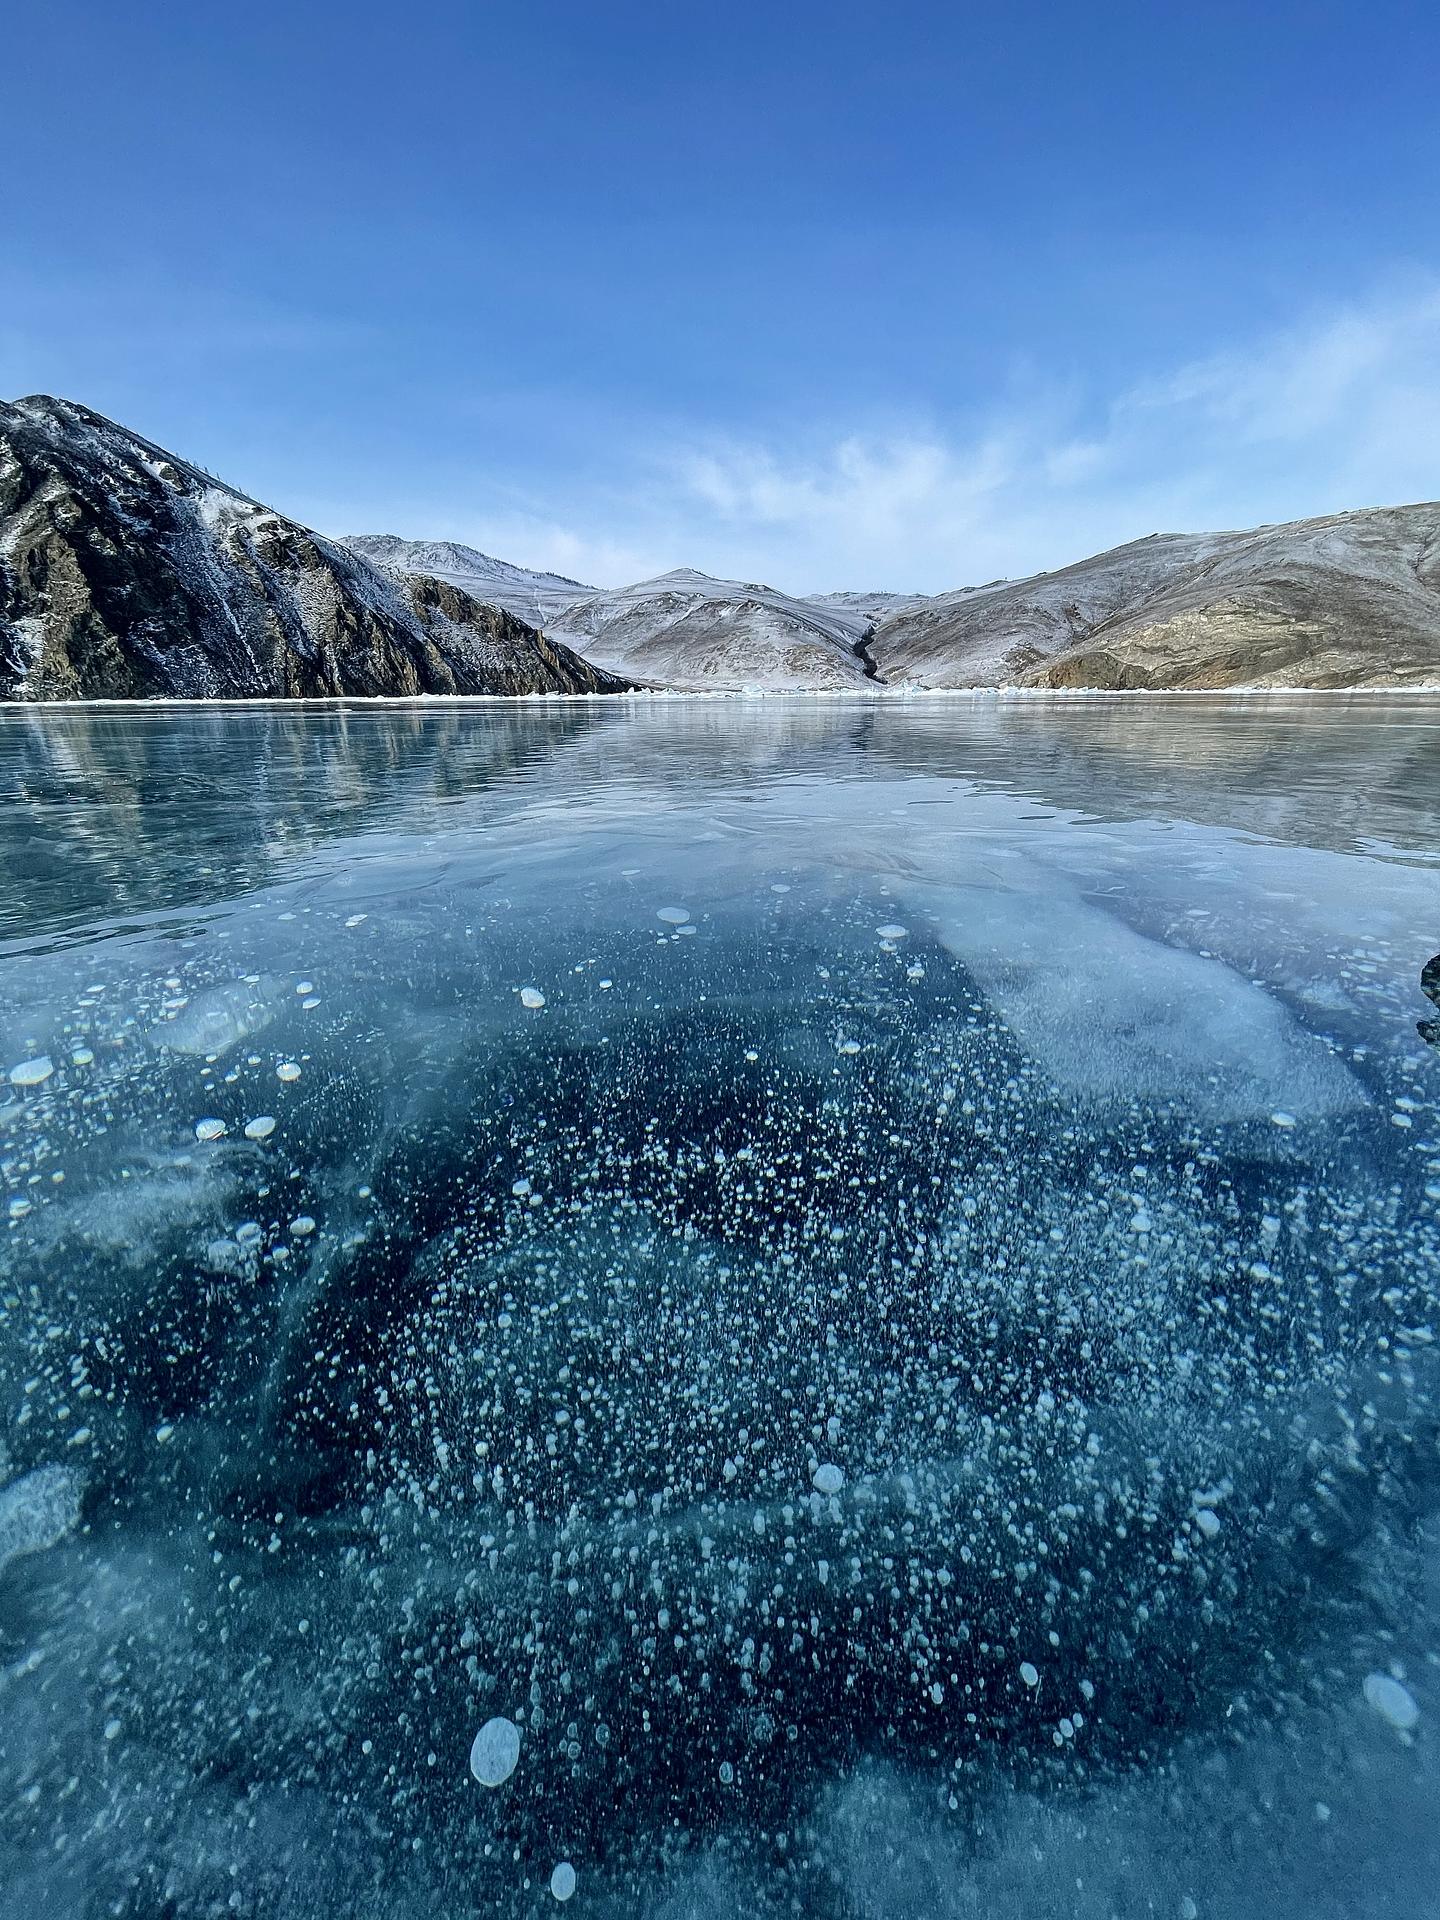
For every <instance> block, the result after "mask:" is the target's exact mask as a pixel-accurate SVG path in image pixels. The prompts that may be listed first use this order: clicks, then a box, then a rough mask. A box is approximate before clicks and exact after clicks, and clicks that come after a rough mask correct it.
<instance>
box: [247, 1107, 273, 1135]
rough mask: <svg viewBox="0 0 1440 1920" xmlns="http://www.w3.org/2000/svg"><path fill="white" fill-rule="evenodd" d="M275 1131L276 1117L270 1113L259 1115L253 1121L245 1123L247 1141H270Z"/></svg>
mask: <svg viewBox="0 0 1440 1920" xmlns="http://www.w3.org/2000/svg"><path fill="white" fill-rule="evenodd" d="M274 1131H275V1116H274V1115H273V1114H270V1113H257V1114H256V1116H255V1118H254V1119H253V1120H247V1121H246V1122H245V1138H246V1139H247V1140H268V1139H269V1138H270V1136H271V1134H272V1133H273V1132H274Z"/></svg>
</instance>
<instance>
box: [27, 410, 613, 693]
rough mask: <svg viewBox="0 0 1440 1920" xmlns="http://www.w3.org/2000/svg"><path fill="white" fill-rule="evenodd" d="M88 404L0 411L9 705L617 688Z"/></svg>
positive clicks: (531, 636) (517, 626)
mask: <svg viewBox="0 0 1440 1920" xmlns="http://www.w3.org/2000/svg"><path fill="white" fill-rule="evenodd" d="M620 685H621V683H620V682H619V681H617V680H615V679H613V678H611V677H610V676H609V675H606V674H603V673H598V672H597V671H596V670H595V669H594V668H593V667H590V666H588V665H587V664H586V663H585V662H584V661H583V660H581V659H579V658H578V657H577V656H576V655H574V654H572V653H570V652H569V651H568V649H566V648H565V647H562V646H557V645H555V644H554V643H553V642H552V641H549V640H547V639H545V638H544V637H543V636H542V635H541V634H539V633H537V632H536V631H535V630H534V629H533V628H532V627H529V626H526V625H525V624H523V623H522V622H521V621H519V620H517V619H516V618H514V616H513V615H511V614H509V613H506V612H503V611H500V610H498V609H497V608H495V607H494V606H491V605H485V604H482V603H481V602H480V601H478V600H476V599H475V598H473V596H471V595H470V594H468V593H466V592H465V591H463V590H462V589H461V588H459V587H457V586H456V585H454V584H453V583H452V582H450V581H446V580H435V579H427V578H425V577H424V576H419V575H417V576H413V577H407V578H405V579H403V580H402V579H400V578H399V577H397V576H395V575H393V574H389V573H386V572H383V571H381V569H379V568H378V567H375V566H372V565H371V564H370V562H369V561H368V560H366V559H363V558H362V557H361V556H360V555H358V554H356V553H353V552H351V551H350V550H349V549H348V548H346V547H343V546H340V545H339V544H337V543H336V542H335V541H332V540H327V539H325V538H324V537H323V536H321V535H320V534H317V533H312V532H311V531H310V530H309V528H307V527H302V526H300V525H298V524H297V523H296V522H295V521H293V520H287V519H285V518H284V516H283V515H281V514H278V513H275V512H274V511H272V510H271V509H270V508H269V507H266V506H263V505H261V503H260V502H259V501H257V500H252V499H250V498H249V497H248V495H245V494H242V493H238V492H236V491H235V490H234V489H233V488H231V487H227V486H223V485H222V484H221V483H220V482H219V481H217V480H215V479H214V478H212V476H211V475H209V474H207V473H205V472H204V471H203V470H202V469H200V468H199V467H195V466H192V465H190V463H189V462H188V461H185V460H181V459H179V458H177V457H176V456H175V455H174V454H171V453H167V452H166V451H165V449H164V448H163V447H158V446H156V445H155V444H154V443H153V442H152V441H149V440H143V439H141V438H140V437H139V436H138V435H136V434H133V433H130V432H127V431H126V429H125V428H123V427H118V426H116V425H115V424H114V422H113V421H110V420H106V419H104V418H102V416H101V415H99V414H97V413H92V412H90V410H89V409H88V408H86V407H81V406H76V405H75V404H73V403H72V402H70V401H66V400H52V399H50V398H48V397H47V396H44V395H40V396H36V397H33V398H31V399H27V400H20V401H17V402H16V403H15V404H14V405H13V406H7V405H3V404H0V698H5V699H20V700H57V699H122V698H150V697H168V698H178V699H192V700H193V699H218V698H225V697H245V698H282V699H283V698H298V697H305V696H310V695H330V694H346V693H350V694H414V693H536V692H591V691H612V690H616V689H618V688H619V686H620Z"/></svg>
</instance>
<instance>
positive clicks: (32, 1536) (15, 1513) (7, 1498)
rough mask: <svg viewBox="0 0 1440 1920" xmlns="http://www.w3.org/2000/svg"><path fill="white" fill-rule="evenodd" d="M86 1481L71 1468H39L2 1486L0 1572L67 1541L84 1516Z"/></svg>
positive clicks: (0, 1502)
mask: <svg viewBox="0 0 1440 1920" xmlns="http://www.w3.org/2000/svg"><path fill="white" fill-rule="evenodd" d="M84 1492H85V1482H84V1480H83V1479H82V1478H81V1477H80V1475H79V1474H78V1473H74V1472H72V1471H71V1470H70V1469H69V1468H68V1467H36V1469H35V1470H34V1472H33V1473H26V1474H22V1475H21V1477H20V1479H18V1480H12V1481H11V1483H10V1485H9V1486H8V1487H0V1572H3V1571H4V1569H5V1568H6V1567H7V1566H9V1564H10V1562H11V1561H12V1560H18V1559H19V1558H20V1556H21V1555H22V1554H25V1553H41V1552H43V1551H44V1550H45V1548H47V1547H53V1546H56V1545H58V1544H59V1542H60V1541H61V1540H63V1539H64V1538H65V1536H66V1534H67V1533H69V1532H70V1530H71V1528H72V1527H73V1526H74V1525H75V1523H76V1522H77V1521H78V1520H79V1518H80V1502H81V1499H82V1498H83V1496H84Z"/></svg>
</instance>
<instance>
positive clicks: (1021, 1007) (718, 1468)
mask: <svg viewBox="0 0 1440 1920" xmlns="http://www.w3.org/2000/svg"><path fill="white" fill-rule="evenodd" d="M1437 740H1440V702H1428V701H1423V700H1416V699H1412V700H1408V701H1406V702H1403V703H1397V704H1396V705H1395V706H1393V707H1390V706H1385V705H1382V704H1381V703H1378V702H1364V701H1337V702H1334V703H1329V702H1324V701H1311V702H1303V701H1301V702H1293V701H1292V702H1263V703H1255V704H1249V703H1245V702H1228V703H1219V702H1217V703H1213V704H1205V703H1194V702H1165V701H1156V702H1136V701H1131V702H1116V703H1103V702H1093V703H1092V702H1075V701H1070V702H1066V701H1057V702H1039V701H1036V702H1025V703H1014V704H1013V705H1007V703H1004V702H993V701H991V702H974V703H970V702H963V701H954V700H937V701H926V700H913V701H912V700H907V701H903V702H901V701H890V702H883V703H867V702H808V701H807V702H796V703H783V704H781V703H776V702H773V701H772V702H764V701H759V702H747V701H734V702H724V703H720V702H683V701H673V702H671V701H658V702H634V703H615V704H613V705H609V706H606V707H603V708H601V707H599V706H575V707H570V706H567V707H564V708H558V707H552V706H548V705H546V706H532V707H528V708H524V709H510V708H506V709H494V708H488V707H479V708H468V709H461V708H439V709H403V708H397V709H383V708H382V709H372V710H365V711H360V710H349V711H340V712H337V711H336V710H333V709H325V710H316V711H313V712H305V713H295V712H284V711H278V710H257V711H250V712H239V711H228V712H225V713H217V712H213V711H212V712H206V713H194V714H192V713H185V712H165V713H155V712H146V713H109V714H105V715H103V716H96V715H94V714H83V715H82V714H74V713H69V714H60V713H54V714H26V715H23V716H22V715H15V714H6V715H3V716H0V777H3V779H4V781H5V784H6V790H7V793H8V794H9V795H10V799H9V800H8V802H7V807H6V812H5V814H4V815H3V816H0V836H4V838H5V844H4V845H3V846H0V855H3V856H4V858H5V864H6V870H7V872H13V873H14V874H15V875H16V876H17V879H16V887H15V890H14V891H13V892H12V894H11V896H10V898H9V900H8V901H7V902H6V903H5V905H4V906H3V907H0V912H3V913H4V914H5V915H6V916H7V918H6V921H5V923H4V926H5V933H6V935H7V944H6V946H5V947H4V948H3V949H0V1181H3V1192H0V1213H3V1222H0V1235H3V1238H0V1284H3V1293H0V1302H3V1307H0V1420H3V1427H0V1439H3V1443H4V1449H5V1455H4V1458H3V1459H0V1876H3V1881H4V1884H5V1885H6V1886H7V1888H14V1889H15V1894H14V1896H13V1897H14V1902H15V1905H16V1910H17V1911H19V1910H22V1909H23V1910H25V1911H32V1910H33V1911H37V1912H44V1913H46V1914H47V1915H49V1914H63V1915H71V1914H74V1915H82V1914H83V1915H89V1914H96V1915H99V1914H119V1915H124V1916H134V1917H135V1920H139V1917H140V1916H149V1915H155V1914H166V1915H175V1916H189V1915H211V1914H214V1915H222V1914H231V1913H237V1914H254V1915H296V1916H299V1915H302V1914H303V1915H307V1916H308V1915H324V1914H329V1913H341V1912H344V1913H345V1914H346V1915H347V1916H353V1915H371V1914H374V1915H377V1916H378V1915H381V1914H383V1915H385V1916H387V1920H393V1916H397V1915H410V1914H413V1915H417V1916H418V1915H422V1914H423V1915H427V1916H432V1915H437V1914H452V1913H453V1914H462V1913H463V1914H469V1913H472V1912H486V1911H495V1912H500V1913H510V1912H513V1913H517V1914H519V1913H526V1912H532V1911H535V1910H536V1909H537V1908H539V1909H540V1910H542V1911H546V1910H549V1909H550V1906H551V1903H552V1902H554V1901H564V1902H573V1903H574V1906H575V1909H576V1910H580V1909H586V1910H589V1911H591V1912H593V1913H600V1914H605V1915H613V1916H619V1915H622V1914H625V1915H629V1914H641V1915H650V1916H654V1917H655V1920H661V1916H666V1917H668V1920H679V1917H680V1916H682V1915H697V1916H698V1915H707V1914H712V1913H713V1914H716V1915H719V1914H722V1913H723V1914H726V1915H731V1914H735V1913H741V1914H744V1913H752V1912H753V1913H771V1912H775V1913H804V1914H817V1915H826V1916H836V1920H839V1916H852V1915H853V1916H876V1920H882V1917H883V1920H889V1917H890V1916H900V1915H911V1914H922V1913H923V1914H942V1915H951V1914H953V1915H971V1914H974V1915H980V1914H990V1915H994V1914H1004V1915H1010V1914H1013V1915H1016V1916H1022V1915H1040V1914H1050V1913H1054V1912H1059V1911H1063V1912H1066V1913H1071V1914H1076V1915H1083V1916H1087V1917H1088V1916H1092V1915H1093V1916H1096V1920H1098V1917H1099V1916H1101V1915H1119V1916H1129V1915H1141V1914H1147V1915H1148V1914H1160V1915H1165V1914H1173V1915H1190V1916H1192V1920H1198V1916H1202V1915H1204V1916H1210V1915H1219V1916H1235V1920H1240V1917H1241V1916H1250V1915H1258V1914H1262V1913H1263V1914H1266V1915H1270V1914H1277V1915H1281V1916H1290V1915H1292V1914H1293V1915H1296V1916H1298V1915H1300V1914H1305V1915H1311V1916H1313V1915H1330V1914H1334V1915H1340V1914H1344V1915H1347V1916H1370V1915H1374V1916H1380V1915H1390V1914H1399V1913H1404V1914H1421V1913H1426V1912H1431V1911H1435V1910H1436V1897H1437V1896H1436V1892H1435V1889H1436V1886H1437V1884H1440V1880H1437V1870H1440V1846H1437V1840H1436V1836H1435V1832H1434V1821H1433V1806H1434V1801H1435V1794H1436V1790H1437V1787H1440V1769H1437V1767H1436V1763H1435V1758H1434V1745H1433V1743H1434V1730H1433V1729H1434V1718H1435V1714H1436V1710H1437V1707H1440V1689H1437V1684H1436V1657H1437V1654H1440V1640H1437V1633H1436V1623H1437V1612H1440V1515H1437V1484H1436V1483H1437V1467H1440V1456H1437V1432H1440V1422H1437V1407H1440V1399H1437V1392H1436V1380H1435V1366H1436V1361H1435V1352H1434V1333H1435V1326H1436V1293H1437V1289H1440V1224H1437V1211H1440V1136H1437V1121H1440V1116H1437V1104H1436V1072H1437V1060H1436V1056H1435V1054H1434V1053H1433V1052H1432V1051H1431V1050H1430V1049H1429V1048H1428V1047H1427V1046H1426V1045H1425V1044H1424V1040H1423V1037H1422V1036H1421V1035H1420V1034H1419V1033H1417V1031H1416V1023H1415V1009H1414V1001H1415V981H1416V978H1417V975H1418V973H1419V970H1420V968H1421V966H1422V965H1423V964H1424V962H1425V960H1426V958H1427V956H1428V955H1429V954H1431V953H1433V951H1434V948H1435V945H1436V935H1437V920H1440V895H1437V888H1436V875H1435V865H1436V860H1437V851H1436V850H1437V849H1440V831H1437V829H1440V803H1437V801H1436V799H1435V795H1436V793H1437V791H1440V784H1437V782H1436V781H1435V780H1434V778H1433V773H1434V771H1435V767H1434V758H1435V752H1436V742H1437ZM166 769H170V770H172V771H173V770H186V771H187V781H186V784H185V785H184V787H183V788H182V789H180V790H179V791H177V790H175V788H174V787H173V785H172V782H171V779H170V777H169V774H168V773H167V772H166ZM1357 783H1358V784H1357ZM1257 809H1258V813H1257ZM526 990H528V991H526ZM492 1782H493V1784H492Z"/></svg>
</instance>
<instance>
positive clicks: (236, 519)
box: [0, 396, 1440, 700]
mask: <svg viewBox="0 0 1440 1920" xmlns="http://www.w3.org/2000/svg"><path fill="white" fill-rule="evenodd" d="M541 629H543V631H541ZM634 684H638V685H643V686H655V687H673V688H680V689H690V688H716V689H720V688H747V687H749V688H762V689H774V690H802V689H810V690H820V689H826V688H847V687H855V688H862V687H869V688H873V687H876V686H877V685H878V686H891V687H898V688H904V687H913V688H919V687H940V688H947V687H954V688H962V687H995V686H1030V687H1097V688H1153V689H1164V688H1207V687H1210V688H1221V687H1227V686H1258V687H1266V686H1269V687H1307V686H1308V687H1364V686H1378V687H1384V686H1394V687H1403V686H1424V685H1440V505H1437V504H1435V503H1433V502H1424V503H1420V504H1417V505H1413V506H1400V507H1376V508H1368V509H1362V510H1358V511H1354V512H1349V513H1339V514H1330V515H1325V516H1322V517H1319V518H1316V519H1310V520H1298V521H1293V522H1290V523H1288V524H1286V525H1280V526H1269V527H1259V528H1255V529H1252V530H1249V531H1245V532H1232V533H1202V534H1153V535H1151V536H1149V537H1148V538H1147V539H1144V540H1135V541H1131V542H1129V543H1128V544H1127V545H1125V546H1121V547H1116V548H1114V549H1112V550H1111V551H1110V552H1108V553H1102V554H1098V555H1096V556H1094V557H1093V558H1091V559H1087V560H1082V561H1078V562H1076V563H1075V564H1074V565H1071V566H1068V567H1062V568H1059V569H1057V570H1055V571H1054V572H1050V573H1043V574H1036V575H1034V576H1032V577H1031V578H1029V579H1024V580H1004V581H996V582H992V583H991V584H989V585H987V586H984V587H967V588H959V589H956V590H955V591H953V592H950V593H942V594H935V595H918V594H916V595H906V594H898V593H888V592H861V591H853V590H852V591H841V592H834V593H821V594H811V595H808V596H799V595H791V594H787V593H783V592H781V591H779V590H778V589H776V588H774V587H771V586H767V585H763V584H760V583H753V582H741V581H734V580H718V579H713V578H711V577H710V576H709V575H707V574H703V573H698V572H695V571H693V570H691V569H688V568H680V569H675V570H673V571H672V572H670V573H666V574H662V575H661V576H659V577H658V578H656V579H653V580H645V581H640V582H638V583H636V584H635V585H633V586H628V587H621V588H616V589H597V588H594V587H589V586H586V585H585V584H583V583H582V582H580V581H577V580H571V579H567V578H566V577H565V576H564V575H562V574H556V573H547V572H543V571H536V570H532V569H529V568H526V567H521V566H516V565H514V564H512V563H511V562H509V561H505V560H498V559H495V558H494V557H492V556H491V555H489V554H484V553H481V552H479V551H478V550H477V549H475V548H473V547H469V546H465V545H464V544H462V543H460V542H458V541H453V540H406V539H402V538H400V537H398V536H396V535H392V534H358V535H349V536H345V537H343V538H336V539H332V538H327V537H326V536H324V535H321V534H317V533H314V532H312V531H311V530H310V529H308V528H305V527H302V526H300V525H299V524H298V523H297V522H295V521H292V520H288V519H286V518H285V517H284V516H283V515H281V514H278V513H276V512H274V511H273V510H272V509H270V508H268V507H265V506H263V505H261V503H259V502H258V501H256V500H253V499H251V498H250V497H249V496H248V495H246V494H243V493H240V492H239V491H237V490H236V489H235V488H233V487H229V486H226V485H223V484H222V483H221V482H220V481H218V480H216V479H215V478H214V477H213V476H212V475H210V474H208V473H206V472H205V471H204V470H203V469H202V468H200V467H198V466H196V465H194V464H193V463H191V462H189V461H186V460H182V459H180V458H179V457H177V456H176V455H174V454H170V453H167V452H166V451H165V449H164V448H162V447H159V446H157V445H156V444H155V443H154V442H152V441H149V440H146V439H144V438H143V437H142V436H140V435H138V434H134V433H131V432H129V431H128V430H127V429H125V428H123V427H119V426H117V425H115V424H114V423H113V422H112V421H108V420H106V419H104V418H103V417H102V416H101V415H99V414H96V413H93V412H91V411H90V410H89V409H88V408H85V407H81V406H78V405H76V404H75V403H74V402H71V401H64V400H54V399H50V398H48V397H46V396H37V397H34V398H31V399H26V400H21V401H17V402H15V403H14V404H13V405H8V406H7V405H3V404H0V698H9V699H28V700H46V699H58V698H67V697H69V698H91V699H93V698H121V697H132V698H133V697H147V696H165V697H171V698H188V699H205V698H218V697H226V696H230V697H236V696H240V697H271V698H286V697H304V696H309V695H322V694H324V695H333V694H346V693H349V694H356V693H361V694H414V693H493V692H501V693H525V692H607V691H619V690H622V689H623V688H624V687H625V686H627V685H634Z"/></svg>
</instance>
